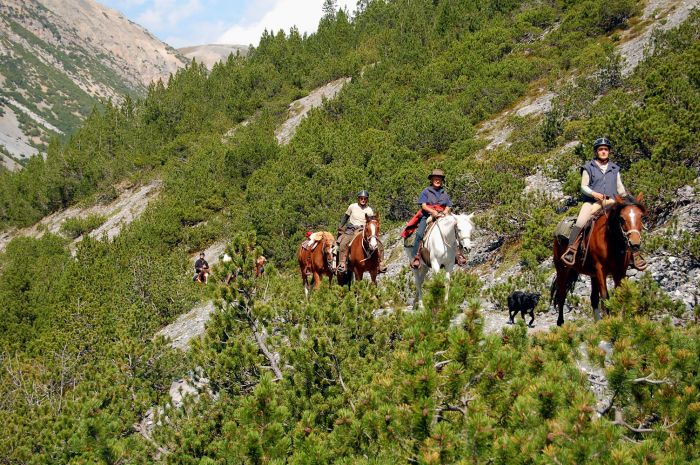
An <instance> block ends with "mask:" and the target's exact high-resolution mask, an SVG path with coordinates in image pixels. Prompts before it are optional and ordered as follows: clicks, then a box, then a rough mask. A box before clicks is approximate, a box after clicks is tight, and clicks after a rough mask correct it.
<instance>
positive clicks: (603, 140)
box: [593, 137, 612, 152]
mask: <svg viewBox="0 0 700 465" xmlns="http://www.w3.org/2000/svg"><path fill="white" fill-rule="evenodd" d="M602 146H606V147H607V148H608V149H610V150H612V142H610V140H609V139H608V138H607V137H600V138H598V139H596V140H595V142H593V151H594V152H596V151H597V150H598V147H602Z"/></svg>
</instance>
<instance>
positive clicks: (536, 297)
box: [530, 292, 542, 305]
mask: <svg viewBox="0 0 700 465" xmlns="http://www.w3.org/2000/svg"><path fill="white" fill-rule="evenodd" d="M541 295H542V294H540V293H539V292H535V293H533V294H530V299H532V303H533V305H537V302H539V301H540V296H541Z"/></svg>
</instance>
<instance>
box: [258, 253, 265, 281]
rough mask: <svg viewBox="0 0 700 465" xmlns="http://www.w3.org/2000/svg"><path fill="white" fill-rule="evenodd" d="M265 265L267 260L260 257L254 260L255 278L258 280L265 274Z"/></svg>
mask: <svg viewBox="0 0 700 465" xmlns="http://www.w3.org/2000/svg"><path fill="white" fill-rule="evenodd" d="M266 263H267V258H265V257H263V256H262V255H260V256H259V257H258V258H256V259H255V277H256V278H259V277H260V276H262V275H263V273H264V272H265V264H266Z"/></svg>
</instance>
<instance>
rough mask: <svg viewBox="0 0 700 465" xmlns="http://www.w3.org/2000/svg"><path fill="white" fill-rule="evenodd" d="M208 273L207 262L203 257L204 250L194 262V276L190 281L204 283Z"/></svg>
mask: <svg viewBox="0 0 700 465" xmlns="http://www.w3.org/2000/svg"><path fill="white" fill-rule="evenodd" d="M208 274H209V263H208V262H207V261H206V260H205V259H204V252H201V253H200V254H199V259H198V260H197V261H196V262H194V276H193V277H192V281H195V282H197V281H198V282H201V283H205V284H206V282H207V275H208Z"/></svg>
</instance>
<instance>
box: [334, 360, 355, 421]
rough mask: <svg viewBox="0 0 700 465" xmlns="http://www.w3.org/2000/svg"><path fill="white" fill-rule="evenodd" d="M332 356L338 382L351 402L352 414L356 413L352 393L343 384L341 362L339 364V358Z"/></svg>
mask: <svg viewBox="0 0 700 465" xmlns="http://www.w3.org/2000/svg"><path fill="white" fill-rule="evenodd" d="M330 355H331V358H332V359H333V363H334V364H335V371H337V372H338V382H339V383H340V387H342V388H343V392H345V393H346V394H348V402H350V408H352V413H355V404H354V403H353V401H352V398H351V397H350V391H349V390H348V388H347V387H346V386H345V383H344V382H343V374H342V373H341V372H340V362H338V357H337V356H336V355H335V354H330Z"/></svg>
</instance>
